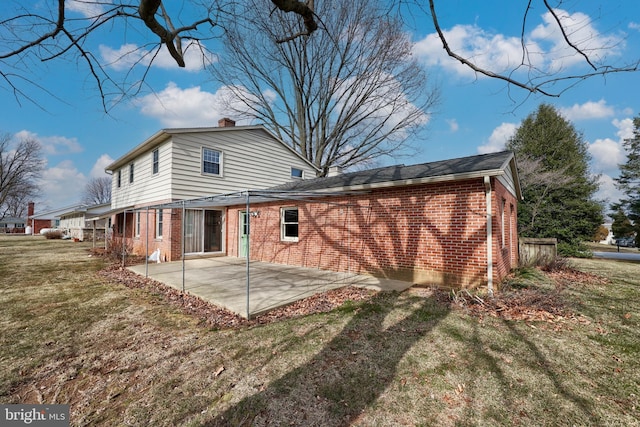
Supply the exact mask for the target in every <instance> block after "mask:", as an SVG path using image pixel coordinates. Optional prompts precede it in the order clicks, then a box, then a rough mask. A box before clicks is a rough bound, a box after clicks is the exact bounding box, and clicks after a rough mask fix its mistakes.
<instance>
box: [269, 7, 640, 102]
mask: <svg viewBox="0 0 640 427" xmlns="http://www.w3.org/2000/svg"><path fill="white" fill-rule="evenodd" d="M273 2H274V3H275V4H278V3H296V4H297V7H296V8H293V7H290V8H288V9H285V8H283V7H279V9H280V10H282V11H285V12H293V13H295V14H298V15H299V16H300V18H301V21H302V25H303V26H304V28H305V30H302V31H298V32H292V34H291V35H290V36H289V37H285V38H283V39H281V40H279V41H280V42H283V41H288V40H291V39H293V38H296V37H300V36H302V35H308V34H311V33H313V32H314V31H316V30H317V29H318V25H317V22H316V20H321V19H323V15H322V14H321V13H317V12H316V10H315V9H314V7H315V6H314V1H313V0H307V1H304V2H302V1H286V0H285V1H282V2H277V1H275V0H274V1H273ZM390 4H391V8H392V9H393V8H396V9H397V10H398V11H400V10H401V9H402V8H403V7H406V6H407V5H412V6H414V7H416V8H418V9H421V10H422V11H423V13H424V15H425V16H426V17H428V19H429V20H430V21H431V24H432V25H433V29H434V30H435V31H436V33H437V34H438V38H439V39H440V42H441V43H442V48H443V49H444V50H445V52H446V53H447V55H448V56H450V57H451V58H452V59H454V60H456V61H458V62H460V63H461V64H463V65H464V66H466V67H469V68H470V69H471V70H473V71H474V72H475V73H477V74H479V75H484V76H487V77H490V78H494V79H498V80H502V81H504V82H506V83H507V84H509V85H513V86H516V87H518V88H520V89H524V90H525V91H528V92H530V93H539V94H542V95H545V96H551V97H558V96H560V95H561V94H562V93H563V92H565V91H566V90H568V89H570V88H571V87H573V86H575V85H577V84H579V83H580V82H582V81H584V80H586V79H590V78H593V77H596V76H605V75H608V74H614V73H620V72H635V71H638V70H639V69H640V58H630V59H628V60H627V61H626V62H625V63H622V64H613V63H609V62H602V61H599V59H600V57H601V54H602V53H603V52H606V51H607V50H608V49H611V48H613V47H615V46H611V45H607V46H596V47H594V46H590V42H591V40H590V39H589V38H587V39H580V38H578V37H576V36H575V34H574V33H575V32H578V33H579V30H578V31H576V30H575V29H573V28H571V23H570V20H569V19H566V18H567V17H566V16H564V12H563V11H562V9H561V8H562V7H565V6H567V5H565V4H563V2H562V1H559V2H554V4H551V2H549V1H548V0H527V1H524V2H522V18H521V20H520V22H519V24H520V27H521V30H520V47H521V49H520V50H521V51H520V61H519V63H517V64H515V66H514V67H513V68H511V69H509V70H506V71H504V72H500V71H496V70H492V69H491V68H488V67H486V66H482V65H480V62H479V61H478V60H477V58H475V57H474V56H473V55H472V56H467V55H465V54H464V53H462V52H459V51H457V50H456V48H455V47H453V46H452V43H451V42H450V40H449V39H448V37H447V35H446V34H445V31H444V30H443V28H442V25H441V23H440V16H439V14H438V11H437V6H436V0H428V1H427V0H408V1H407V0H393V1H392V2H390ZM491 7H492V8H494V9H493V10H499V7H500V6H499V5H496V4H493V3H492V4H491ZM606 7H613V5H611V4H609V3H607V4H606V6H605V5H602V6H600V8H601V9H605V8H606ZM619 7H620V8H621V9H624V6H619ZM534 10H545V11H547V12H548V13H549V15H550V16H551V19H552V20H553V22H554V24H555V26H556V29H557V30H558V31H559V33H560V35H561V38H562V40H563V41H564V43H565V46H566V47H567V48H568V49H569V51H570V53H569V55H577V56H580V57H581V58H582V61H583V64H584V65H586V66H587V67H588V69H589V71H586V72H580V73H575V74H572V73H570V72H567V71H564V72H562V71H560V70H557V69H552V70H544V69H540V68H539V67H538V65H537V64H536V62H535V60H533V59H532V58H534V57H536V56H538V54H539V52H535V51H532V49H531V48H532V46H530V45H529V43H528V40H527V36H526V31H527V28H528V27H529V20H530V15H531V14H532V11H534ZM311 12H313V13H311ZM490 13H492V12H490ZM536 13H537V14H540V13H539V12H536ZM416 19H419V18H416ZM454 19H455V18H454ZM310 20H311V22H309V21H310ZM519 76H524V77H522V78H521V77H519Z"/></svg>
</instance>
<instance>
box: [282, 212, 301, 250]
mask: <svg viewBox="0 0 640 427" xmlns="http://www.w3.org/2000/svg"><path fill="white" fill-rule="evenodd" d="M280 238H281V239H282V240H284V241H288V242H297V241H298V208H282V209H281V211H280Z"/></svg>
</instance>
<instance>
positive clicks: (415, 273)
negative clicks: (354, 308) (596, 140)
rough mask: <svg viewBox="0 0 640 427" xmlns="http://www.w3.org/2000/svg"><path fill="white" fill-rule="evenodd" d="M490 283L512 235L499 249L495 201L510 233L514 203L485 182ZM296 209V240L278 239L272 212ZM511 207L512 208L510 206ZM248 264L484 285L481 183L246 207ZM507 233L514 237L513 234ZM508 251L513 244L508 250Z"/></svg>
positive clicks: (232, 234) (232, 232) (232, 243)
mask: <svg viewBox="0 0 640 427" xmlns="http://www.w3.org/2000/svg"><path fill="white" fill-rule="evenodd" d="M492 188H494V189H495V191H494V192H493V193H492V197H493V200H492V207H493V229H494V244H493V258H494V280H495V281H499V280H500V279H501V278H502V277H504V275H505V274H506V273H507V272H508V271H509V270H510V269H511V266H512V265H514V266H515V264H514V263H513V261H514V260H515V258H514V257H517V250H516V249H515V248H517V237H516V238H515V239H514V241H513V242H511V241H508V242H507V243H506V247H503V246H502V240H501V236H502V234H501V230H502V221H501V217H500V215H499V212H500V209H501V205H502V199H503V198H504V199H505V200H506V206H508V209H507V211H508V213H509V217H508V218H507V220H506V221H505V224H506V227H508V229H507V230H506V232H507V236H508V235H509V234H508V233H510V230H515V214H516V212H515V210H514V211H512V210H511V204H513V205H514V206H515V201H514V198H513V197H512V196H511V195H510V194H508V192H507V191H506V189H505V188H504V187H503V186H502V185H501V184H500V183H499V182H497V181H496V180H495V179H492ZM286 206H290V207H297V208H298V212H299V213H298V215H299V241H298V242H283V241H282V240H281V238H280V209H281V208H282V207H286ZM514 209H515V208H514ZM242 210H244V206H237V207H231V208H229V210H228V213H227V253H228V255H231V256H238V240H239V236H238V230H239V225H238V218H239V214H238V212H240V211H242ZM251 211H254V212H255V211H259V216H257V217H251V240H250V242H251V249H250V254H251V259H252V260H260V261H267V262H274V263H281V264H291V265H299V266H306V267H316V268H322V269H329V270H335V271H353V272H363V273H370V274H373V275H376V276H381V277H389V278H398V279H402V280H408V281H411V282H414V283H423V284H438V285H446V286H455V287H473V286H479V285H482V284H486V282H487V275H486V273H487V264H486V204H485V194H484V185H483V181H482V180H481V179H475V180H465V181H455V182H450V183H438V184H431V185H421V186H411V187H403V188H394V189H383V190H375V191H373V192H371V193H368V194H362V195H351V196H345V197H331V198H322V199H318V201H292V202H283V201H278V202H272V203H262V204H253V205H252V206H251ZM514 234H515V232H514ZM514 245H515V246H514Z"/></svg>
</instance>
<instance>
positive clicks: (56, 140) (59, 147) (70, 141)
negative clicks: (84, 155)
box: [15, 130, 84, 155]
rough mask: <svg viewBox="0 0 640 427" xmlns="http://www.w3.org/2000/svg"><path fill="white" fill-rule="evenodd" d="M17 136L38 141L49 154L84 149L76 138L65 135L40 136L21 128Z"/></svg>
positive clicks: (19, 138)
mask: <svg viewBox="0 0 640 427" xmlns="http://www.w3.org/2000/svg"><path fill="white" fill-rule="evenodd" d="M15 138H16V139H18V140H21V139H33V140H35V141H38V142H39V143H40V145H41V146H42V150H43V152H44V153H45V154H47V155H60V154H69V153H80V152H82V151H83V150H84V149H83V148H82V145H80V143H79V142H78V140H77V139H76V138H67V137H65V136H39V135H38V134H37V133H34V132H30V131H28V130H21V131H20V132H17V133H16V134H15Z"/></svg>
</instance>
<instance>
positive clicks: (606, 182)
mask: <svg viewBox="0 0 640 427" xmlns="http://www.w3.org/2000/svg"><path fill="white" fill-rule="evenodd" d="M598 183H599V184H600V189H599V190H598V191H597V192H596V194H595V199H596V200H604V201H605V202H606V204H605V213H606V212H607V211H608V209H609V204H610V203H615V202H617V201H618V200H620V199H621V198H622V197H623V194H622V192H621V191H620V190H618V189H617V188H616V186H615V182H614V180H613V178H612V177H611V176H609V175H607V174H602V175H600V179H599V180H598Z"/></svg>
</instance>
